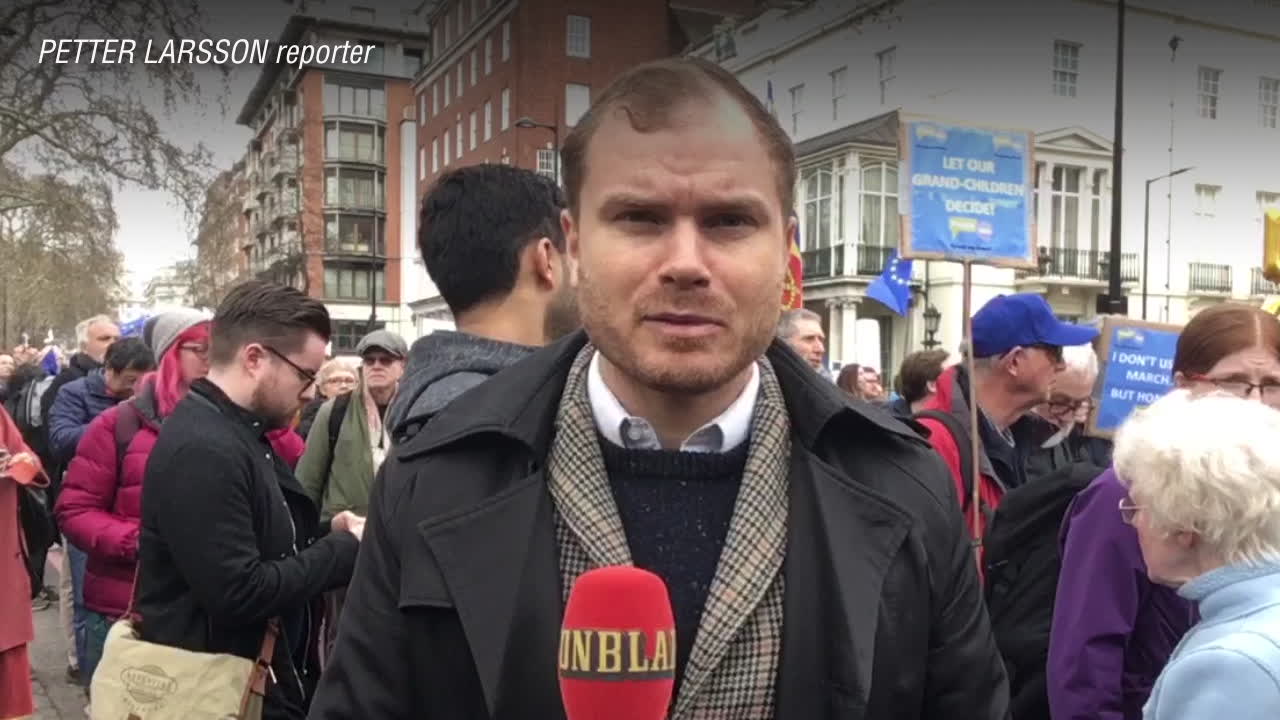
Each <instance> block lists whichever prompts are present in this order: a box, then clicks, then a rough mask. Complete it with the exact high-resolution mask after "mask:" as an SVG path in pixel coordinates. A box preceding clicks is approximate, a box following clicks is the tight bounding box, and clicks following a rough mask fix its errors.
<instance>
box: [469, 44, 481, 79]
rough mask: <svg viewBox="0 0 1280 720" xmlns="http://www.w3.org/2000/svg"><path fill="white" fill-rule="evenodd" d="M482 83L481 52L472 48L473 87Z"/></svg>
mask: <svg viewBox="0 0 1280 720" xmlns="http://www.w3.org/2000/svg"><path fill="white" fill-rule="evenodd" d="M479 81H480V50H479V49H478V48H471V87H475V86H476V83H477V82H479Z"/></svg>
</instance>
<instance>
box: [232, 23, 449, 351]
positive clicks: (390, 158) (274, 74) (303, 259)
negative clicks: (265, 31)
mask: <svg viewBox="0 0 1280 720" xmlns="http://www.w3.org/2000/svg"><path fill="white" fill-rule="evenodd" d="M361 10H362V11H363V12H365V13H366V14H365V15H353V16H352V19H351V20H345V19H341V20H340V19H328V18H317V17H311V16H303V15H294V16H293V17H291V18H290V19H289V20H288V22H287V23H286V25H285V28H284V30H283V31H282V32H281V34H280V38H279V43H280V44H281V45H293V44H304V45H305V44H310V45H315V46H320V45H334V44H341V43H343V42H346V41H350V42H352V43H355V42H359V43H360V44H362V45H372V46H374V49H373V51H372V52H370V53H369V55H368V58H367V60H366V61H365V62H361V63H359V64H335V63H329V64H323V65H321V64H313V65H307V66H304V67H302V68H298V67H296V66H291V65H288V64H274V63H268V64H266V65H264V66H263V69H262V72H261V74H260V75H259V77H258V80H257V83H256V84H255V85H254V87H253V90H252V91H251V92H250V94H249V97H248V98H247V99H246V101H245V103H244V106H243V109H242V110H241V111H240V114H239V117H238V118H237V122H238V123H240V124H242V125H247V126H249V127H250V128H252V129H253V131H254V137H253V140H251V141H250V143H249V149H248V152H247V154H246V156H245V160H244V162H245V167H246V176H247V180H248V187H249V190H248V194H247V197H246V198H245V202H244V215H245V218H246V220H247V222H248V225H249V236H248V239H247V241H246V244H245V246H244V248H243V250H244V253H245V255H246V256H247V258H248V265H249V269H250V271H251V272H252V273H254V274H255V275H257V276H259V277H264V278H269V279H274V280H276V281H279V282H284V283H288V284H292V285H294V286H296V287H299V288H302V289H304V290H305V291H306V292H307V293H308V294H309V295H311V296H312V297H316V298H322V299H323V300H324V302H325V305H326V306H327V307H328V308H329V312H330V315H331V316H332V317H333V319H334V320H333V328H334V337H333V351H334V353H344V352H350V351H351V350H353V349H354V346H355V343H356V341H357V340H358V339H359V338H360V336H361V335H363V334H364V333H365V332H366V331H367V328H368V323H369V321H370V317H371V314H374V315H376V323H375V324H376V325H377V326H379V327H388V328H389V329H395V330H401V331H403V330H404V329H405V328H404V327H402V326H401V323H402V322H404V321H405V320H407V318H406V317H405V313H404V312H403V310H402V307H403V306H402V294H403V293H402V281H401V276H402V273H401V262H402V258H403V257H405V253H406V252H408V253H409V254H410V255H412V254H413V253H412V242H411V240H410V241H408V242H407V243H406V240H405V239H406V238H410V239H411V238H412V235H413V228H412V207H411V206H412V204H413V197H414V196H413V194H412V191H413V190H414V189H415V188H413V187H412V178H413V175H412V172H413V162H414V149H415V148H414V136H413V105H414V99H413V91H412V87H411V85H412V78H413V77H414V75H415V74H416V73H418V72H419V71H420V70H421V68H422V65H423V62H424V61H425V60H426V58H427V57H428V37H427V34H426V33H425V32H418V31H414V30H406V29H403V28H404V23H402V22H398V21H397V22H394V23H392V22H387V24H386V25H385V26H380V25H376V24H373V19H372V17H369V15H371V14H372V13H371V11H369V10H367V9H361ZM353 12H354V10H353ZM270 56H271V57H274V49H273V51H272V53H271V55H270ZM406 185H408V187H406ZM405 205H409V206H410V207H409V208H407V209H408V210H409V211H410V212H409V213H405V212H403V210H405V209H406V208H405V207H404V206H405ZM406 215H407V217H408V218H409V222H408V225H407V226H406Z"/></svg>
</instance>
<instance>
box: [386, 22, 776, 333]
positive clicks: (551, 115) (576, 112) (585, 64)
mask: <svg viewBox="0 0 1280 720" xmlns="http://www.w3.org/2000/svg"><path fill="white" fill-rule="evenodd" d="M755 5H756V3H755V2H751V1H742V2H734V1H732V0H718V1H717V0H689V1H688V2H681V3H676V2H668V0H635V1H633V2H625V3H623V2H618V3H603V2H593V1H591V0H505V1H499V0H444V1H442V2H438V3H436V4H435V5H434V7H433V8H432V10H431V11H430V13H429V14H428V22H429V23H430V25H431V44H432V48H433V49H434V51H433V53H432V58H431V61H430V62H429V63H428V64H427V66H426V67H425V68H423V70H422V72H421V73H419V75H418V76H417V78H416V80H415V82H414V94H415V96H416V104H417V108H416V109H417V118H418V127H417V168H418V173H417V184H418V195H419V197H421V195H422V194H423V193H425V192H426V190H427V189H428V188H429V187H430V186H431V184H432V183H434V182H435V181H436V179H437V178H439V177H440V175H441V174H443V173H444V172H447V171H448V170H450V169H453V168H456V167H459V166H462V165H475V164H479V163H506V164H514V165H516V166H518V167H523V168H529V169H532V170H537V171H539V172H542V173H545V174H547V175H548V176H551V177H558V172H559V167H558V164H557V163H558V160H557V156H558V153H557V149H558V148H559V147H560V144H561V143H562V142H563V141H564V138H565V137H566V136H567V135H568V134H569V132H570V131H571V130H572V129H573V127H574V126H575V125H576V124H577V122H578V119H579V118H581V117H582V115H583V114H584V113H585V112H586V111H587V108H588V107H589V106H590V104H591V99H592V93H593V92H599V91H600V90H601V89H603V88H604V87H605V86H606V85H608V84H609V83H610V82H611V81H612V80H613V78H614V77H616V76H617V75H619V74H621V73H622V72H623V71H624V70H626V69H628V68H630V67H632V66H634V65H636V64H639V63H641V62H645V61H648V60H654V59H657V58H662V57H669V56H672V55H677V54H679V53H680V52H682V51H683V50H684V49H686V48H687V47H689V46H690V43H691V40H693V39H695V38H700V37H702V36H703V35H706V34H707V33H708V32H711V31H712V30H713V29H714V28H715V27H716V26H717V25H719V24H722V23H724V22H725V21H726V19H731V18H735V17H745V16H746V15H747V14H748V13H749V11H751V10H752V8H754V7H755ZM417 264H418V268H417V269H416V270H415V273H414V274H415V276H416V278H415V279H413V280H408V281H407V282H415V283H416V284H417V293H418V294H417V295H416V298H417V299H416V300H414V301H413V302H412V303H411V305H412V307H413V314H414V317H415V323H416V325H417V328H416V329H417V331H418V333H419V334H421V333H424V332H427V331H429V330H431V329H433V328H434V327H440V326H448V324H449V323H450V321H451V318H450V315H449V312H448V309H447V307H446V306H445V304H444V302H443V300H442V299H441V298H440V297H439V294H438V292H437V291H436V289H435V287H434V286H433V285H432V284H431V283H430V280H429V279H427V278H426V272H425V269H423V268H422V267H421V262H420V261H418V263H417Z"/></svg>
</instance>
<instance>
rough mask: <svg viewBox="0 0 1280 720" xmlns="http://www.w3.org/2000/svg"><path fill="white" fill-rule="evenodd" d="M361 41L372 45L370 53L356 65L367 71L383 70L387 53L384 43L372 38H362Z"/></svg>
mask: <svg viewBox="0 0 1280 720" xmlns="http://www.w3.org/2000/svg"><path fill="white" fill-rule="evenodd" d="M359 43H360V44H361V45H369V46H371V47H370V48H369V52H368V54H366V55H365V61H364V62H363V63H361V64H360V65H357V66H356V67H357V68H359V69H360V70H364V71H366V72H382V70H383V67H384V65H383V61H384V56H385V55H386V50H385V49H384V48H383V45H382V43H380V42H374V41H372V40H360V41H359ZM335 64H336V63H335Z"/></svg>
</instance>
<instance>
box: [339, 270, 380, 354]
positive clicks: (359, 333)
mask: <svg viewBox="0 0 1280 720" xmlns="http://www.w3.org/2000/svg"><path fill="white" fill-rule="evenodd" d="M367 272H368V271H366V273H367ZM325 294H326V295H328V293H325ZM329 324H330V326H331V327H332V328H333V334H332V335H331V336H330V337H329V340H330V342H332V343H333V353H334V354H335V355H337V354H339V353H354V352H355V351H356V346H357V345H359V343H360V339H361V338H363V337H364V336H365V334H366V333H368V332H369V321H368V320H331V321H329ZM373 326H374V329H375V330H382V329H384V328H386V326H387V324H386V323H383V322H377V323H374V324H373Z"/></svg>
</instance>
